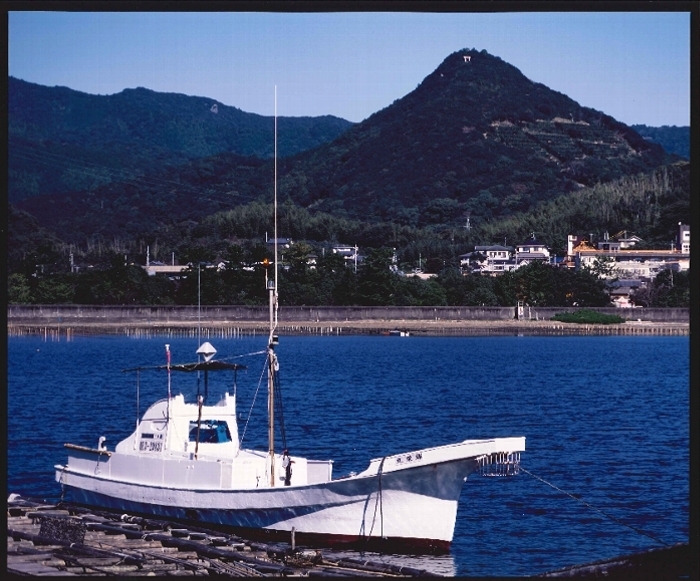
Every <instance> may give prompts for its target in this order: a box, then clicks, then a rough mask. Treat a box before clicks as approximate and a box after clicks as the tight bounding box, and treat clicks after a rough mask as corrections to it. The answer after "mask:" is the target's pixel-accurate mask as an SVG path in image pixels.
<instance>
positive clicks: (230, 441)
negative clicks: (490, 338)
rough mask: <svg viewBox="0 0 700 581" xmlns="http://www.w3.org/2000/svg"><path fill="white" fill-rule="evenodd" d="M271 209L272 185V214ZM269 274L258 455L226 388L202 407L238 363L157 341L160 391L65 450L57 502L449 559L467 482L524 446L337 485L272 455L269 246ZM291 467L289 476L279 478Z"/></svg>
mask: <svg viewBox="0 0 700 581" xmlns="http://www.w3.org/2000/svg"><path fill="white" fill-rule="evenodd" d="M275 119H276V116H275ZM275 134H276V130H275ZM275 149H276V144H275ZM275 158H276V156H275ZM275 175H276V170H275ZM276 181H277V180H276V177H275V184H276ZM276 203H277V193H276V186H275V207H276ZM277 238H278V237H277V219H276V212H275V239H277ZM274 266H275V268H274V278H269V279H267V280H266V281H265V284H266V286H267V290H268V294H269V310H270V332H269V336H268V340H267V347H266V351H264V352H263V353H266V361H265V365H266V368H267V373H266V375H267V391H268V402H267V407H268V443H267V444H268V446H267V447H268V449H267V451H266V452H265V451H259V450H254V449H245V448H243V447H242V445H241V440H240V437H239V432H238V423H237V416H236V392H235V382H234V389H233V393H230V392H225V393H223V395H222V396H221V398H220V399H219V401H218V402H217V403H215V404H213V405H209V404H208V402H207V401H206V400H207V398H208V393H207V391H208V390H207V387H206V386H207V385H208V384H207V376H208V373H209V372H213V371H227V370H229V371H233V373H234V374H235V372H236V370H237V369H240V368H241V365H239V364H237V363H230V362H228V361H225V360H217V359H215V358H214V355H215V354H216V350H215V349H214V348H213V347H212V346H211V345H210V344H209V343H204V344H203V345H201V346H200V348H199V349H198V351H197V352H198V354H199V355H200V356H201V357H203V360H202V359H201V358H200V360H199V361H197V362H196V363H190V364H171V352H170V349H169V347H168V346H167V345H166V361H167V363H166V365H162V366H156V367H152V368H158V369H163V370H166V371H167V395H166V397H165V398H164V399H161V400H160V401H157V402H155V403H154V404H153V405H151V406H150V407H149V408H148V409H147V410H146V412H145V413H144V414H143V416H142V417H141V418H137V425H136V429H135V430H134V432H133V433H132V434H131V435H130V436H129V437H127V438H126V439H124V440H122V441H121V442H119V443H118V444H117V445H116V446H115V447H114V449H113V450H110V449H108V448H107V446H105V440H104V438H103V437H99V438H96V440H97V444H96V446H95V447H89V446H83V445H76V444H65V447H66V449H67V450H68V460H67V462H66V463H65V464H63V465H56V466H55V469H56V480H57V481H58V482H59V483H60V484H61V486H62V487H63V491H64V495H65V499H66V500H70V501H72V502H76V503H79V504H84V505H88V506H97V507H103V508H107V509H113V510H117V511H121V512H125V513H134V514H140V515H145V516H153V517H158V518H166V519H171V520H176V521H190V522H191V521H195V522H197V523H199V524H200V525H208V526H215V527H223V528H224V529H226V530H231V531H232V532H237V533H238V534H242V535H246V536H250V537H259V536H264V537H265V538H273V537H277V538H281V539H282V540H285V541H290V540H291V537H292V536H294V537H295V540H296V542H297V543H300V544H301V543H303V544H308V545H316V546H337V545H346V546H347V545H350V546H355V547H360V548H366V549H375V550H376V549H379V550H388V551H396V552H421V553H428V552H431V553H440V552H446V551H448V550H449V546H450V543H451V541H452V538H453V533H454V529H455V521H456V518H457V506H458V502H459V498H460V495H461V493H462V487H463V484H464V481H465V480H466V478H467V477H468V476H469V475H470V474H472V473H474V472H476V471H480V472H486V473H488V474H489V475H510V474H515V473H517V472H518V466H519V461H520V452H522V451H524V450H525V438H524V437H513V438H496V439H478V440H464V441H462V442H457V443H453V444H448V445H441V446H435V447H426V448H424V449H421V450H410V451H403V452H401V453H396V454H388V455H386V456H383V457H381V458H374V459H371V460H369V462H368V465H367V468H366V469H365V470H363V471H362V472H359V473H357V474H351V475H349V476H343V477H340V478H334V477H333V473H332V469H333V461H332V460H315V459H308V458H303V457H299V456H295V455H293V456H291V458H287V457H286V454H284V453H282V454H280V450H279V449H276V445H275V424H276V422H275V409H276V403H275V402H276V397H275V396H276V393H277V391H278V385H279V384H278V382H277V375H278V371H279V363H278V359H277V354H276V351H275V347H276V346H277V344H278V337H277V335H276V329H277V313H278V309H277V305H278V294H277V248H275V256H274ZM266 278H267V277H266ZM144 369H146V368H137V369H135V371H139V373H140V371H141V370H144ZM174 372H204V375H205V393H204V395H201V394H198V396H197V398H196V401H193V402H187V401H185V398H184V396H183V395H182V394H177V395H173V394H172V392H171V375H172V373H174ZM278 415H279V414H278ZM428 436H429V435H428ZM362 437H363V436H362V435H361V434H360V435H358V438H362ZM289 460H291V462H292V467H293V470H292V471H291V479H290V478H289V475H288V474H287V471H286V466H287V464H288V461H289Z"/></svg>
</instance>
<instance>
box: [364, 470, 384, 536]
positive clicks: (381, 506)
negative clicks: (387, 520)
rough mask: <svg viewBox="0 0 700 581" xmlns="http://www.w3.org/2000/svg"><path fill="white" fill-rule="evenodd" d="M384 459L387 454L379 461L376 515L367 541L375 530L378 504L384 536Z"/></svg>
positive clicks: (382, 534) (375, 501) (375, 503)
mask: <svg viewBox="0 0 700 581" xmlns="http://www.w3.org/2000/svg"><path fill="white" fill-rule="evenodd" d="M384 460H386V456H384V458H382V461H381V462H380V463H379V469H378V470H377V476H378V482H377V496H376V497H375V500H374V515H373V516H372V526H371V527H370V529H369V535H367V542H369V539H370V537H371V536H372V531H374V523H375V522H376V521H377V505H379V521H380V526H381V530H380V532H381V538H384V502H383V498H382V469H383V468H384Z"/></svg>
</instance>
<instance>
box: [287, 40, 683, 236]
mask: <svg viewBox="0 0 700 581" xmlns="http://www.w3.org/2000/svg"><path fill="white" fill-rule="evenodd" d="M668 158H669V156H668V155H667V154H666V153H665V152H664V151H663V149H662V148H661V147H660V146H658V145H656V144H653V143H650V142H648V141H645V140H644V139H643V138H642V137H641V136H640V135H639V134H638V133H636V132H635V131H634V130H633V129H631V128H630V127H627V126H626V125H624V124H622V123H620V122H618V121H616V120H614V119H613V118H612V117H610V116H608V115H605V114H604V113H601V112H599V111H595V110H593V109H589V108H586V107H582V106H581V105H579V104H578V103H576V102H575V101H573V100H572V99H570V98H568V97H567V96H565V95H563V94H561V93H558V92H556V91H552V90H551V89H548V88H547V87H545V86H544V85H542V84H540V83H534V82H532V81H530V80H529V79H527V78H526V77H525V76H524V75H523V74H522V73H521V72H520V71H519V70H518V69H516V68H515V67H513V66H511V65H509V64H508V63H506V62H504V61H502V60H501V59H500V58H498V57H495V56H492V55H490V54H488V53H486V52H485V51H481V52H478V51H476V50H464V51H459V52H456V53H453V54H452V55H450V56H448V57H447V58H446V59H445V60H444V62H443V63H442V64H441V65H440V66H439V67H438V68H437V69H436V70H435V71H434V72H433V73H432V74H430V75H429V76H428V77H427V78H426V79H425V80H424V81H423V82H422V83H421V84H420V85H419V86H418V87H417V88H416V89H415V90H414V91H413V92H411V93H410V94H408V95H406V96H405V97H404V98H402V99H399V100H398V101H396V102H395V103H393V104H392V105H391V106H390V107H387V108H386V109H384V110H382V111H379V112H377V113H376V114H374V115H372V116H371V117H369V118H368V119H367V120H365V121H364V122H362V123H360V124H358V125H355V126H354V127H352V128H351V129H349V130H348V131H347V132H345V133H343V134H342V135H341V136H340V137H339V138H338V139H336V140H335V141H334V142H332V143H330V144H328V145H326V146H324V147H322V148H318V149H316V150H314V151H313V152H307V153H306V154H302V155H299V156H295V157H294V158H289V159H286V160H283V162H282V164H281V166H282V168H283V169H282V175H283V176H284V177H283V179H282V180H281V181H280V188H281V191H282V193H283V194H285V193H288V194H289V195H290V196H291V197H292V198H293V199H294V201H295V202H296V203H298V204H299V205H301V206H303V207H310V208H316V209H319V210H325V211H332V212H334V213H335V212H339V213H341V214H343V215H347V216H349V217H359V216H365V217H373V218H375V219H378V220H392V221H398V222H399V223H407V224H418V225H427V224H431V223H444V222H446V221H447V222H454V223H458V222H463V221H464V217H465V216H466V215H467V214H469V215H470V216H471V219H472V222H475V221H476V222H478V221H483V220H489V219H492V218H496V217H501V216H505V215H509V214H511V213H514V212H517V211H526V210H528V209H531V208H533V207H534V206H536V205H537V204H538V203H540V202H543V201H547V200H550V199H553V198H556V197H558V196H560V195H562V194H564V193H567V192H571V191H575V190H576V189H578V188H580V187H583V186H591V185H593V184H595V183H598V182H604V181H609V180H612V179H615V178H618V177H621V176H623V175H630V174H636V173H640V172H644V171H649V170H651V169H653V168H655V167H657V166H659V165H660V164H662V163H664V162H665V161H667V160H668ZM302 180H303V182H304V186H303V187H299V184H300V182H302Z"/></svg>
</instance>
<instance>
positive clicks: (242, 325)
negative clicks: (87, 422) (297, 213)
mask: <svg viewBox="0 0 700 581" xmlns="http://www.w3.org/2000/svg"><path fill="white" fill-rule="evenodd" d="M575 310H577V309H576V308H537V309H535V308H531V307H525V308H524V309H523V311H522V312H520V313H517V310H516V308H515V307H280V309H279V321H280V325H279V327H278V331H279V334H281V335H354V334H387V333H388V332H389V331H391V330H394V329H398V330H401V331H404V332H407V333H409V334H411V335H430V336H440V335H448V336H450V335H451V336H477V335H644V334H655V335H688V334H689V333H690V328H689V317H690V315H689V310H688V309H616V308H598V309H593V310H596V311H598V312H602V313H607V314H614V315H618V316H620V317H623V318H625V319H626V322H624V323H620V324H613V325H577V324H570V323H561V322H557V321H552V320H550V319H551V317H552V316H554V315H555V314H557V313H562V312H571V311H575ZM516 314H519V315H520V318H516ZM7 315H8V317H7V328H8V334H9V335H11V336H12V335H14V336H16V335H37V334H39V335H46V336H48V335H97V334H120V335H122V334H126V335H129V336H151V335H165V336H195V337H196V336H198V335H199V334H200V333H201V334H202V335H203V336H204V337H209V336H212V337H235V336H238V335H251V334H263V335H265V334H267V332H268V319H269V309H268V307H245V306H203V307H202V308H201V310H200V309H198V308H197V307H196V306H168V307H163V306H82V305H10V306H8V309H7Z"/></svg>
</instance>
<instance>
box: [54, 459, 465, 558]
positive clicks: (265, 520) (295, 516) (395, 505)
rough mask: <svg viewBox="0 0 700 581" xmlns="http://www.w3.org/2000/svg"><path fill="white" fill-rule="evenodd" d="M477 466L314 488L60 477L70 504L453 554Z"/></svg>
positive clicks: (65, 472)
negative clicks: (467, 482)
mask: <svg viewBox="0 0 700 581" xmlns="http://www.w3.org/2000/svg"><path fill="white" fill-rule="evenodd" d="M476 468H477V462H476V461H475V460H474V459H472V458H469V459H460V460H454V461H449V462H444V463H441V464H432V465H425V466H418V467H415V468H411V469H407V470H401V471H397V472H389V473H386V474H382V473H380V474H374V475H369V476H356V477H351V478H346V479H339V480H333V481H330V482H326V483H322V484H315V485H310V486H292V487H280V488H260V489H253V490H226V491H222V490H181V489H173V488H168V487H155V486H143V485H139V484H135V483H129V482H116V481H113V480H109V479H106V478H100V477H99V475H98V476H95V475H92V476H91V475H87V474H77V473H73V472H71V470H70V469H69V468H65V467H64V468H63V469H62V470H61V471H60V479H61V482H62V483H63V484H64V486H65V488H66V492H67V497H66V498H67V499H68V500H70V501H72V502H76V503H79V504H84V505H88V506H97V507H103V508H107V509H110V510H115V511H122V512H128V513H134V514H140V515H144V516H151V517H157V518H166V519H171V520H177V521H189V522H197V523H199V524H200V525H204V524H206V525H210V526H215V527H217V528H221V529H230V530H232V531H234V530H235V531H239V532H243V531H245V532H246V535H247V536H258V537H261V536H262V537H264V538H268V539H269V538H271V537H272V538H281V539H284V540H287V541H288V540H289V539H290V533H291V531H292V530H294V531H295V538H296V540H297V542H299V543H308V544H314V545H326V546H328V545H364V546H366V548H367V549H368V550H370V548H369V546H367V545H368V543H369V544H370V545H372V546H377V545H380V546H383V547H384V548H385V549H384V550H388V547H392V550H399V548H400V547H403V548H404V549H406V550H419V551H420V552H438V553H439V552H444V551H447V550H449V546H450V542H451V540H452V536H453V533H454V523H455V519H456V515H457V504H458V501H459V496H460V493H461V489H462V485H463V482H464V479H465V478H466V477H467V476H468V475H469V474H470V473H472V472H473V471H474V470H475V469H476ZM57 478H59V475H58V473H57ZM257 533H259V534H257ZM275 533H277V534H275Z"/></svg>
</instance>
